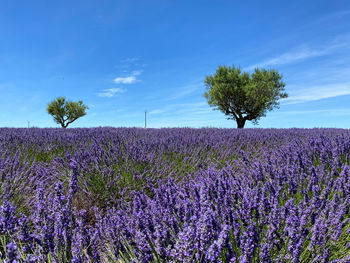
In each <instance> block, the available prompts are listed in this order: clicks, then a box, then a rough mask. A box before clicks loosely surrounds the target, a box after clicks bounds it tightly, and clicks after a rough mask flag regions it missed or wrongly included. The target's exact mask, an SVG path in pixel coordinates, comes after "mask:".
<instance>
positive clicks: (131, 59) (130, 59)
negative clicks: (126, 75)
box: [121, 57, 140, 63]
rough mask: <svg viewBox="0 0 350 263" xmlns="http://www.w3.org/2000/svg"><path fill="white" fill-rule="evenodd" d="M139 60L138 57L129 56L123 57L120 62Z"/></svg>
mask: <svg viewBox="0 0 350 263" xmlns="http://www.w3.org/2000/svg"><path fill="white" fill-rule="evenodd" d="M139 60H140V58H139V57H130V58H125V59H123V60H122V61H121V62H122V63H132V62H136V61H139Z"/></svg>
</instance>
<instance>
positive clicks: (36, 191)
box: [0, 128, 350, 263]
mask: <svg viewBox="0 0 350 263" xmlns="http://www.w3.org/2000/svg"><path fill="white" fill-rule="evenodd" d="M349 163H350V130H344V129H245V130H242V129H211V128H203V129H190V128H172V129H141V128H140V129H139V128H90V129H82V128H79V129H39V128H38V129H36V128H30V129H24V128H23V129H8V128H2V129H0V178H1V180H0V203H1V208H0V255H1V259H2V260H3V261H5V262H344V263H345V262H350V228H349V226H350V211H349V204H350V170H349ZM15 260H17V261H15Z"/></svg>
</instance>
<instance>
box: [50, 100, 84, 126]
mask: <svg viewBox="0 0 350 263" xmlns="http://www.w3.org/2000/svg"><path fill="white" fill-rule="evenodd" d="M87 109H89V107H88V106H86V105H84V104H83V101H81V100H79V101H78V102H74V101H67V100H66V99H65V97H58V98H57V99H55V100H53V101H51V102H50V103H49V104H48V106H47V109H46V110H47V112H48V113H49V114H50V115H52V116H53V119H54V121H55V122H56V123H57V124H60V125H61V126H62V128H67V126H68V125H69V124H71V123H72V122H74V121H76V120H77V119H78V118H80V117H82V116H84V115H86V110H87Z"/></svg>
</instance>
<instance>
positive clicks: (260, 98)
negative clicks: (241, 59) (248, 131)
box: [204, 66, 288, 128]
mask: <svg viewBox="0 0 350 263" xmlns="http://www.w3.org/2000/svg"><path fill="white" fill-rule="evenodd" d="M204 83H205V85H206V87H207V91H206V92H205V93H204V97H205V98H206V99H207V100H208V104H209V105H210V106H211V107H214V109H216V110H220V111H222V112H223V113H224V114H225V115H228V116H229V117H228V119H234V120H236V122H237V127H238V128H243V127H244V124H245V122H246V121H247V120H248V121H253V123H254V124H257V123H258V120H259V119H260V118H261V117H264V116H266V112H267V111H271V110H272V109H273V108H276V107H277V108H278V106H279V102H278V100H279V99H282V98H287V97H288V94H287V93H285V92H284V87H285V83H284V82H283V81H282V75H280V74H279V73H278V72H277V71H275V70H266V69H258V68H256V69H255V71H254V73H252V74H251V75H250V74H249V73H248V72H241V69H240V67H237V68H235V67H234V66H232V67H227V66H219V68H218V69H217V70H216V73H215V74H214V75H212V76H211V75H209V76H206V78H205V81H204Z"/></svg>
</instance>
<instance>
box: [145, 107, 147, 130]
mask: <svg viewBox="0 0 350 263" xmlns="http://www.w3.org/2000/svg"><path fill="white" fill-rule="evenodd" d="M146 128H147V110H145V129H146Z"/></svg>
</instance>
